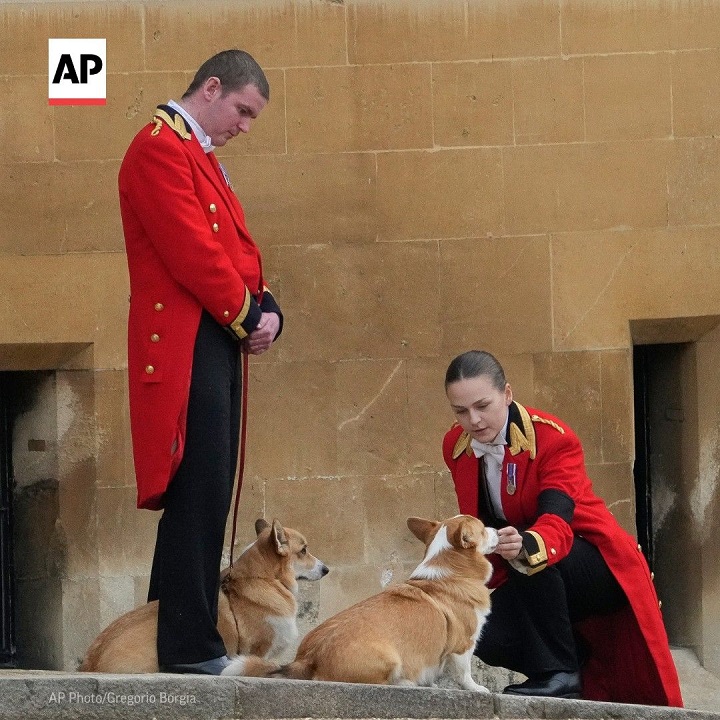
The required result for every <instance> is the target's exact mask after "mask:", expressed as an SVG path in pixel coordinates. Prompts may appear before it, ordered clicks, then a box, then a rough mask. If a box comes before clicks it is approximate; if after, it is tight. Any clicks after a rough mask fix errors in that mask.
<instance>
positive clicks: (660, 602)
mask: <svg viewBox="0 0 720 720" xmlns="http://www.w3.org/2000/svg"><path fill="white" fill-rule="evenodd" d="M658 607H659V608H661V607H662V600H658Z"/></svg>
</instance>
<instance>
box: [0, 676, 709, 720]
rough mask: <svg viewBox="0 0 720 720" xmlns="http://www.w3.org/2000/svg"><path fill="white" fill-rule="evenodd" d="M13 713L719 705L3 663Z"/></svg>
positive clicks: (624, 713)
mask: <svg viewBox="0 0 720 720" xmlns="http://www.w3.org/2000/svg"><path fill="white" fill-rule="evenodd" d="M0 715H2V717H3V718H4V719H7V720H48V719H50V718H52V719H53V720H58V719H60V720H62V719H64V718H68V719H69V718H73V719H80V720H84V719H87V720H94V719H96V718H97V719H98V720H112V719H114V718H122V719H123V720H134V719H135V718H138V720H139V719H140V718H142V719H143V720H144V719H145V718H148V717H153V718H157V720H163V719H164V718H168V719H169V718H172V719H173V720H183V719H185V718H187V719H188V720H191V719H192V720H195V719H197V720H201V719H202V720H231V719H233V718H258V719H262V720H270V719H275V720H279V719H285V718H348V719H350V718H353V719H359V718H378V719H386V718H446V719H448V720H451V719H452V720H454V719H461V718H476V719H483V718H487V719H490V718H501V719H502V718H507V719H509V718H513V719H514V720H519V719H525V718H527V719H530V718H552V719H553V720H600V719H601V718H602V719H606V718H612V719H617V720H625V719H627V720H638V719H644V718H648V719H652V720H681V719H685V718H686V719H687V720H720V714H717V713H709V712H701V711H695V710H683V709H678V708H658V707H650V706H645V705H620V704H614V703H594V702H588V701H585V700H557V699H548V700H541V699H539V698H533V699H521V698H515V697H509V696H505V695H498V694H492V693H491V694H488V695H485V694H478V693H473V692H468V691H461V690H448V689H443V688H406V687H381V686H376V685H351V684H347V683H325V682H308V681H287V680H266V679H254V678H214V677H202V676H197V675H194V676H190V675H185V676H182V675H161V674H159V675H89V674H81V673H60V672H57V673H53V672H41V671H36V672H32V671H15V670H10V671H0Z"/></svg>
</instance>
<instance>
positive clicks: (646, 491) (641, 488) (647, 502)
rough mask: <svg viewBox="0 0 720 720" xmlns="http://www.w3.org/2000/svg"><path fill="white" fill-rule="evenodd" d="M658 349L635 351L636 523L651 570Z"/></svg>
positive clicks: (634, 349)
mask: <svg viewBox="0 0 720 720" xmlns="http://www.w3.org/2000/svg"><path fill="white" fill-rule="evenodd" d="M656 347H657V346H656V345H636V346H635V347H634V348H633V384H634V388H635V465H634V466H633V475H634V478H635V522H636V525H637V536H638V543H639V544H640V545H641V546H642V548H643V550H644V552H645V557H646V558H647V561H648V565H650V569H651V570H652V568H653V552H654V548H653V533H652V482H651V472H650V453H651V448H650V441H651V428H650V410H649V403H650V397H649V393H650V388H649V377H648V375H649V374H650V373H651V370H652V368H651V367H650V364H651V363H652V358H653V353H654V352H655V348H656Z"/></svg>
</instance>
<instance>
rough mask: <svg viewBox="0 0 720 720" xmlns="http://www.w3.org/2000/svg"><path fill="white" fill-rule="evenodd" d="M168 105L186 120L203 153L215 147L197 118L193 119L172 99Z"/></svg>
mask: <svg viewBox="0 0 720 720" xmlns="http://www.w3.org/2000/svg"><path fill="white" fill-rule="evenodd" d="M168 105H169V106H170V107H171V108H173V110H177V111H178V112H179V113H180V114H181V115H182V116H183V117H184V118H185V119H186V120H187V121H188V124H189V125H190V127H191V128H192V131H193V132H194V133H195V137H196V138H197V139H198V142H199V143H200V147H201V148H202V149H203V150H204V151H205V153H206V154H207V153H209V152H212V151H213V150H214V149H215V146H214V145H213V144H212V138H211V137H210V136H209V135H208V134H207V133H206V132H205V131H204V130H203V129H202V128H201V127H200V125H199V124H198V122H197V120H195V118H194V117H193V116H192V115H190V113H189V112H188V111H187V110H185V108H183V107H181V106H180V105H178V104H177V103H176V102H175V101H174V100H169V101H168Z"/></svg>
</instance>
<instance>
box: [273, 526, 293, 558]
mask: <svg viewBox="0 0 720 720" xmlns="http://www.w3.org/2000/svg"><path fill="white" fill-rule="evenodd" d="M270 535H271V536H272V539H273V542H274V543H275V552H276V553H277V554H278V555H282V556H283V557H284V556H285V555H287V554H288V553H289V552H290V548H289V546H288V539H287V536H286V535H285V528H283V526H282V525H281V524H280V523H279V522H278V521H277V520H273V522H272V530H271V532H270Z"/></svg>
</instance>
